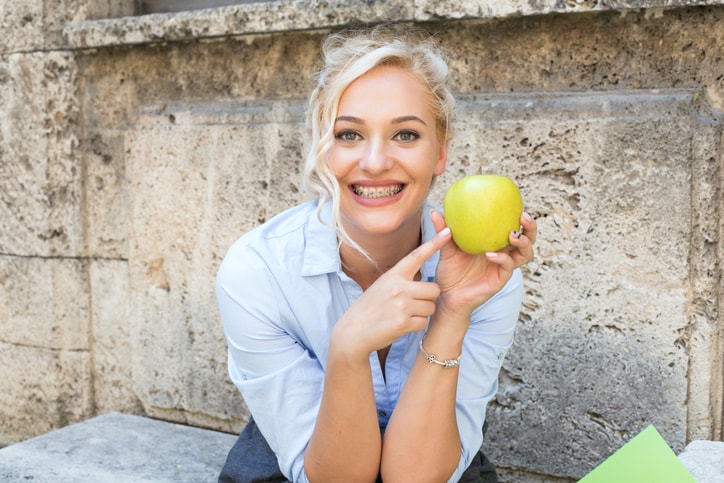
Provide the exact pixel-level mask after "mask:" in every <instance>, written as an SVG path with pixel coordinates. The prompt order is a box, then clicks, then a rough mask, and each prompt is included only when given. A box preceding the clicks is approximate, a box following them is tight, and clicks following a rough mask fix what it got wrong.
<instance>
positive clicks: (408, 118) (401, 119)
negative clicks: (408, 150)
mask: <svg viewBox="0 0 724 483" xmlns="http://www.w3.org/2000/svg"><path fill="white" fill-rule="evenodd" d="M338 121H346V122H351V123H354V124H364V123H365V122H364V120H363V119H361V118H359V117H355V116H339V117H337V119H336V120H335V122H338ZM407 121H417V122H420V123H422V125H423V126H427V123H425V121H423V120H422V119H420V118H419V117H417V116H414V115H409V116H400V117H396V118H394V119H393V120H392V122H391V123H390V124H402V123H403V122H407Z"/></svg>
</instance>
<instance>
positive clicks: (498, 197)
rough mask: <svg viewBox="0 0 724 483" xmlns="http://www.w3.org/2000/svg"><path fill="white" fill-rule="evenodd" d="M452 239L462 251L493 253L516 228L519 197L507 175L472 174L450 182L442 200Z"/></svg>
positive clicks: (520, 203)
mask: <svg viewBox="0 0 724 483" xmlns="http://www.w3.org/2000/svg"><path fill="white" fill-rule="evenodd" d="M443 209H444V211H445V222H446V223H447V226H448V227H450V231H451V232H452V238H453V241H454V242H455V243H456V244H457V246H458V247H460V249H461V250H463V251H464V252H466V253H470V254H474V255H477V254H480V253H485V252H497V251H498V250H501V249H503V248H505V247H506V246H508V244H509V239H508V235H509V234H510V232H511V231H518V230H520V215H521V213H522V212H523V198H522V197H521V195H520V191H519V190H518V187H517V186H516V185H515V183H514V182H513V181H512V180H511V179H510V178H508V177H507V176H502V175H497V174H475V175H472V176H466V177H464V178H462V179H459V180H458V181H456V182H455V183H453V185H452V186H450V188H448V190H447V192H446V193H445V199H444V201H443Z"/></svg>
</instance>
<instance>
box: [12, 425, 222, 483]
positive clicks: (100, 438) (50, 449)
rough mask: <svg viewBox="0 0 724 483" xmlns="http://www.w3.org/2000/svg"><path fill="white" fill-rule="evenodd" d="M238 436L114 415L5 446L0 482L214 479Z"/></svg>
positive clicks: (140, 482) (130, 482)
mask: <svg viewBox="0 0 724 483" xmlns="http://www.w3.org/2000/svg"><path fill="white" fill-rule="evenodd" d="M235 440H236V437H235V436H234V435H230V434H225V433H218V432H215V431H209V430H204V429H200V428H193V427H189V426H181V425H177V424H172V423H167V422H162V421H157V420H153V419H148V418H142V417H139V416H131V415H125V414H120V413H109V414H104V415H103V416H98V417H96V418H93V419H89V420H87V421H83V422H81V423H78V424H74V425H71V426H68V427H66V428H63V429H60V430H57V431H53V432H50V433H47V434H44V435H42V436H39V437H37V438H33V439H31V440H28V441H23V442H22V443H18V444H15V445H12V446H8V447H6V448H3V449H0V480H2V481H7V482H22V481H28V480H34V481H43V482H47V483H60V482H67V481H73V482H76V483H91V482H93V483H96V482H99V481H113V482H118V483H126V482H127V483H152V482H153V483H161V482H168V483H177V482H200V481H215V480H216V478H217V476H218V474H219V471H220V470H221V467H222V466H223V464H224V461H225V460H226V455H227V454H228V451H229V449H231V446H232V445H233V444H234V441H235Z"/></svg>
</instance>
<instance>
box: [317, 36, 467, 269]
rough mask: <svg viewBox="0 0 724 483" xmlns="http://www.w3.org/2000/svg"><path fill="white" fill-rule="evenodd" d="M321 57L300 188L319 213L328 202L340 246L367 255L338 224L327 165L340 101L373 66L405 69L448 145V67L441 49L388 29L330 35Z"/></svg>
mask: <svg viewBox="0 0 724 483" xmlns="http://www.w3.org/2000/svg"><path fill="white" fill-rule="evenodd" d="M322 52H323V58H324V68H323V69H322V70H321V71H320V72H319V73H318V74H317V78H316V80H317V85H316V87H315V89H314V90H313V91H312V94H311V96H310V98H309V110H308V112H307V125H308V128H309V130H310V133H311V146H310V149H309V152H308V154H307V158H306V162H305V165H304V178H303V183H304V187H305V189H306V190H307V192H308V193H309V194H310V195H311V196H312V197H313V198H316V199H317V200H318V202H319V203H318V204H319V210H321V208H322V206H323V205H324V204H325V203H326V202H327V201H329V200H331V201H332V210H333V214H334V219H333V220H332V223H333V227H334V229H335V230H336V232H337V236H338V241H339V245H340V246H341V245H342V244H343V243H346V244H348V245H350V246H352V247H354V248H356V249H357V250H358V251H360V252H361V253H362V254H364V255H365V256H367V254H366V253H365V251H364V250H363V249H362V248H361V247H360V246H359V245H358V244H357V243H356V242H355V241H354V240H352V239H351V237H350V236H349V234H348V233H347V232H346V231H345V229H344V227H343V225H342V220H341V212H340V199H339V198H340V191H339V190H340V188H339V184H338V183H337V179H336V178H335V176H334V174H333V173H332V171H331V170H330V169H329V166H328V165H327V153H328V152H329V150H330V148H331V147H332V145H333V144H334V141H335V138H334V121H335V119H336V118H337V108H338V106H339V100H340V98H341V97H342V94H343V92H344V91H345V89H347V87H348V86H349V85H350V84H351V83H352V82H353V81H355V80H356V79H357V78H359V77H361V76H362V75H364V74H365V73H367V72H369V71H370V70H372V69H374V68H375V67H379V66H394V67H399V68H402V69H405V70H407V71H408V72H410V73H411V74H413V75H414V76H415V77H417V78H418V79H419V80H420V82H421V83H422V84H423V85H425V86H427V87H428V90H429V93H430V95H429V96H428V98H427V102H428V104H429V107H430V109H431V111H432V113H433V115H434V117H435V119H436V132H437V135H438V138H439V141H440V142H441V143H442V144H448V143H449V141H450V137H451V135H450V118H451V116H452V112H453V108H454V105H455V100H454V97H453V95H452V92H451V91H450V89H449V88H448V87H447V84H446V82H447V73H448V66H447V62H446V60H445V56H444V55H443V53H442V51H441V49H440V48H439V47H438V46H436V45H435V44H433V43H432V41H431V40H430V39H429V38H424V39H413V38H412V37H411V36H410V34H409V33H406V34H405V35H404V36H403V35H399V34H397V33H396V32H394V31H392V30H390V29H388V28H376V29H373V30H369V31H366V32H359V31H357V32H351V33H338V34H332V35H330V36H328V37H327V38H326V40H325V42H324V45H323V49H322ZM368 258H369V257H368Z"/></svg>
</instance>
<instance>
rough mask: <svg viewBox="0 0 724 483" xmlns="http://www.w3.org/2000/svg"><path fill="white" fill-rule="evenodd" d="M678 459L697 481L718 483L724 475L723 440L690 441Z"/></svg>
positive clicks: (699, 482) (700, 482)
mask: <svg viewBox="0 0 724 483" xmlns="http://www.w3.org/2000/svg"><path fill="white" fill-rule="evenodd" d="M679 460H680V461H681V462H682V463H683V465H684V466H686V469H687V470H689V473H691V475H692V476H693V477H694V478H696V481H697V482H698V483H719V482H720V481H721V480H722V475H724V442H721V441H704V440H697V441H692V442H691V443H689V444H688V445H686V449H684V451H683V452H682V453H681V454H680V455H679Z"/></svg>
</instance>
